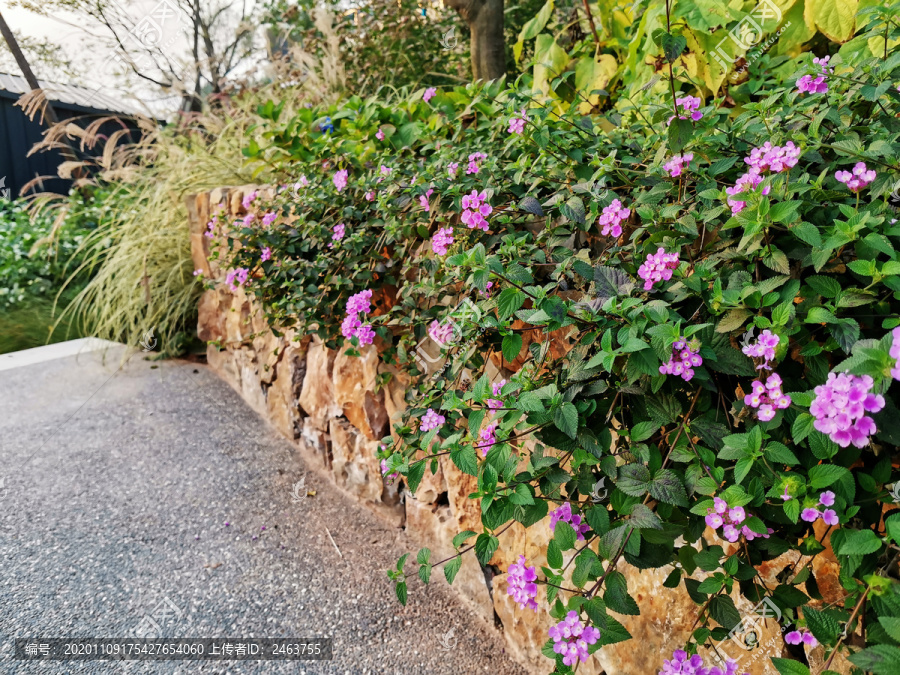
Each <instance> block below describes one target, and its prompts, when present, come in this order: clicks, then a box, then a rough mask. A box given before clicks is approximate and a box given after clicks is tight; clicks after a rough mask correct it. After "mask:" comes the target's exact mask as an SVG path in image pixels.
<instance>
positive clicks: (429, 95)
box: [422, 87, 437, 103]
mask: <svg viewBox="0 0 900 675" xmlns="http://www.w3.org/2000/svg"><path fill="white" fill-rule="evenodd" d="M435 95H437V88H436V87H428V89H426V90H425V93H424V94H422V100H423V101H425V103H428V102H429V101H430V100H431V99H433V98H434V97H435Z"/></svg>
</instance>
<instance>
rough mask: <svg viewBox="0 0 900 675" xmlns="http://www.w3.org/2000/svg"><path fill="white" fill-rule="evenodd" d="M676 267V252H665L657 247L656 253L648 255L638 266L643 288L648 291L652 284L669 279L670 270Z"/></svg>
mask: <svg viewBox="0 0 900 675" xmlns="http://www.w3.org/2000/svg"><path fill="white" fill-rule="evenodd" d="M676 267H678V254H677V253H666V250H665V249H664V248H658V249H657V250H656V253H651V254H650V255H648V256H647V259H646V260H645V261H644V264H643V265H641V266H640V267H639V268H638V276H639V277H640V278H641V279H643V280H644V290H645V291H649V290H650V289H651V288H653V285H654V284H656V283H659V282H660V281H668V280H669V279H671V278H672V270H674V269H675V268H676Z"/></svg>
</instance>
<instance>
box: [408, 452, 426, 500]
mask: <svg viewBox="0 0 900 675" xmlns="http://www.w3.org/2000/svg"><path fill="white" fill-rule="evenodd" d="M425 464H426V462H425V461H424V460H422V461H419V462H416V463H415V464H413V465H412V466H410V467H409V472H408V473H407V475H406V484H407V485H408V486H409V491H410V492H412V493H413V494H415V492H416V490H418V489H419V483H421V482H422V477H423V476H424V475H425Z"/></svg>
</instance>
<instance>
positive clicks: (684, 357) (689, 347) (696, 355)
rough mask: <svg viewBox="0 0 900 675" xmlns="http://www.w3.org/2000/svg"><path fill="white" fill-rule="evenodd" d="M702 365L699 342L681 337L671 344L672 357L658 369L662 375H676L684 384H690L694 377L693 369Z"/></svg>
mask: <svg viewBox="0 0 900 675" xmlns="http://www.w3.org/2000/svg"><path fill="white" fill-rule="evenodd" d="M702 365H703V357H702V356H700V341H699V340H697V339H696V338H694V339H692V340H691V341H688V340H687V339H686V338H684V337H681V338H679V339H677V340H675V342H674V344H672V356H671V357H670V358H669V360H668V362H666V363H664V364H662V365H661V366H660V367H659V372H660V373H662V374H663V375H678V376H679V377H681V379H682V380H684V381H685V382H690V381H691V379H692V378H693V377H694V368H697V367H699V366H702Z"/></svg>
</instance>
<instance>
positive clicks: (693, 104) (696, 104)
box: [666, 96, 703, 124]
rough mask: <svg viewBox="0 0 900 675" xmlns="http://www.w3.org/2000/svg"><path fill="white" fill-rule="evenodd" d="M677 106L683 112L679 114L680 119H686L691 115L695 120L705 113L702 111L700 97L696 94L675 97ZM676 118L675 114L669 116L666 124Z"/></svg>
mask: <svg viewBox="0 0 900 675" xmlns="http://www.w3.org/2000/svg"><path fill="white" fill-rule="evenodd" d="M675 107H676V108H677V109H678V111H679V112H680V113H682V114H680V115H678V119H680V120H686V119H687V118H688V117H690V118H691V119H692V120H694V121H695V122H696V121H697V120H699V119H701V118H702V117H703V113H702V112H700V110H699V108H700V99H699V98H697V97H696V96H683V97H680V98H676V99H675ZM674 119H675V115H672V116H671V117H670V118H669V121H668V122H666V124H672V120H674Z"/></svg>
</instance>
